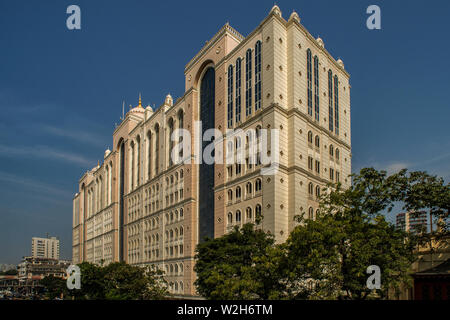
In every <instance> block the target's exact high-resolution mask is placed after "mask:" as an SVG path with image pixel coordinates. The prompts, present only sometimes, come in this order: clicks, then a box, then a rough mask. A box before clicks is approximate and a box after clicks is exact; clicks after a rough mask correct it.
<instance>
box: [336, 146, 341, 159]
mask: <svg viewBox="0 0 450 320" xmlns="http://www.w3.org/2000/svg"><path fill="white" fill-rule="evenodd" d="M335 155H336V160H339V157H340V156H341V155H340V152H339V149H338V148H336V151H335Z"/></svg>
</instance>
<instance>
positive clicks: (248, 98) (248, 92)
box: [245, 49, 252, 117]
mask: <svg viewBox="0 0 450 320" xmlns="http://www.w3.org/2000/svg"><path fill="white" fill-rule="evenodd" d="M251 114H252V50H251V49H248V50H247V53H246V56H245V115H246V116H247V117H248V116H249V115H251Z"/></svg>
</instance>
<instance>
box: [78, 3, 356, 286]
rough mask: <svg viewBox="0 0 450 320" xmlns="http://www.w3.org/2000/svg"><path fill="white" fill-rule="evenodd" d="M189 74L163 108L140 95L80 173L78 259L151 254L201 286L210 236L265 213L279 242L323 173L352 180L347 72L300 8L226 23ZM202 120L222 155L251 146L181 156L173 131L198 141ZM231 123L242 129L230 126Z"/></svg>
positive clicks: (146, 258)
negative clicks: (93, 162) (99, 157)
mask: <svg viewBox="0 0 450 320" xmlns="http://www.w3.org/2000/svg"><path fill="white" fill-rule="evenodd" d="M184 74H185V84H186V85H185V93H184V95H183V96H182V97H180V98H179V99H177V100H176V101H175V102H174V101H173V99H172V97H171V96H170V95H168V96H167V97H166V99H165V101H164V103H163V104H162V105H161V106H160V107H159V108H157V109H156V110H152V108H151V107H150V106H147V107H143V106H142V104H141V101H140V99H139V103H138V105H137V106H136V107H134V108H131V109H130V110H129V111H128V113H127V114H126V116H125V117H124V119H123V120H122V122H121V123H120V124H119V125H118V126H117V128H116V129H115V131H114V133H113V148H112V150H106V152H105V155H104V161H103V163H101V164H99V165H98V166H96V167H94V168H93V169H92V170H89V171H87V172H86V173H85V174H84V175H83V176H82V177H81V179H80V180H79V192H78V193H77V194H76V195H75V197H74V199H73V262H74V263H78V262H81V261H90V262H94V263H100V262H102V261H103V262H104V263H110V262H112V261H126V262H127V263H130V264H135V265H151V264H153V265H156V266H158V267H160V268H161V269H162V270H164V271H165V272H166V278H167V281H168V283H169V285H170V287H169V288H170V290H171V291H172V293H174V294H179V295H195V294H196V292H195V287H194V281H195V273H194V271H193V267H194V256H195V247H196V245H197V244H198V243H199V241H202V239H203V238H204V237H205V236H209V237H218V236H221V235H223V234H225V233H226V232H228V231H229V230H230V229H231V228H232V227H233V226H235V225H242V224H244V223H246V222H253V221H255V217H258V216H259V215H262V216H263V219H262V223H261V225H260V227H262V228H264V230H268V231H270V232H271V233H272V234H274V235H275V237H276V239H277V241H278V242H283V241H285V240H286V238H287V237H288V234H289V232H290V231H291V230H292V229H293V228H294V227H295V226H296V222H295V221H294V216H296V215H298V214H300V213H302V212H306V214H307V216H308V217H309V218H312V219H314V216H315V213H316V210H317V209H318V202H317V196H318V195H319V194H320V191H321V189H322V188H323V187H324V186H325V185H326V184H327V183H328V182H334V183H336V182H341V183H342V184H343V186H344V187H347V186H349V185H350V182H351V181H350V178H349V177H348V175H349V174H350V173H351V135H350V134H351V132H350V84H349V74H348V73H347V72H346V70H345V69H344V64H343V62H342V61H341V60H337V61H336V60H335V59H334V58H333V57H332V56H331V55H330V54H329V53H328V51H327V50H326V49H325V46H324V42H323V41H322V39H320V38H317V39H316V38H314V37H313V36H312V35H311V34H310V33H309V32H308V31H307V30H306V29H305V28H304V27H303V26H302V25H301V23H300V18H299V16H298V14H297V13H295V12H294V13H292V14H291V15H290V17H289V19H288V20H285V19H284V18H283V17H282V14H281V11H280V9H279V8H278V7H277V6H274V7H273V8H272V10H271V11H270V13H269V15H268V16H267V17H266V18H265V19H264V20H263V21H262V22H261V24H260V25H259V26H258V27H257V28H256V29H255V30H254V31H253V32H252V33H251V34H250V35H248V36H247V37H243V36H242V35H240V34H239V33H238V32H237V31H236V30H235V29H233V28H232V27H231V26H229V25H228V24H226V25H225V26H223V27H222V28H221V29H220V30H219V31H218V32H217V33H216V34H215V35H214V37H213V38H212V39H211V40H210V41H208V42H207V43H206V44H205V45H204V47H203V48H202V49H201V50H200V51H199V52H198V54H197V55H195V56H194V57H193V58H192V59H191V61H189V63H188V64H187V65H186V67H185V70H184ZM196 121H202V125H203V128H202V130H203V131H201V132H202V133H203V132H204V131H205V129H208V128H211V127H213V128H216V129H217V130H219V131H220V132H221V134H222V135H223V137H222V138H221V139H223V141H224V143H223V145H222V149H217V150H216V159H217V158H219V157H221V156H222V155H225V154H227V152H228V151H230V150H229V149H228V148H230V149H231V153H235V152H236V150H242V149H240V148H244V149H243V150H244V153H243V154H244V159H242V162H241V163H239V164H237V163H236V164H220V163H217V162H216V163H215V164H213V165H209V164H206V163H204V162H203V163H202V164H198V162H199V159H198V158H199V156H198V154H196V153H195V148H191V149H190V150H189V149H186V150H185V149H183V150H182V152H178V151H177V152H175V154H176V155H178V157H179V159H181V160H182V162H181V163H179V162H177V161H174V160H173V158H172V157H170V154H171V150H172V149H173V146H174V142H173V141H171V139H170V137H171V134H173V133H174V131H175V130H176V129H178V128H183V129H186V130H187V131H188V132H189V133H190V137H189V138H190V140H191V145H192V146H195V141H196V139H198V138H199V137H198V136H199V135H200V134H199V133H198V132H196V130H195V129H194V128H195V126H196ZM236 129H242V130H243V132H244V135H243V136H241V137H237V136H233V135H232V134H231V130H236ZM273 129H276V130H277V132H278V139H276V141H275V142H276V143H275V144H276V145H275V144H274V143H273V141H272V139H269V143H268V144H267V146H263V147H257V151H258V152H257V156H256V162H255V163H252V161H251V160H249V158H251V154H250V152H249V149H250V148H251V147H250V146H251V145H252V141H253V142H254V141H260V139H261V134H260V132H262V131H264V130H267V131H268V132H269V136H270V135H271V133H270V132H272V131H271V130H273ZM249 132H250V134H247V133H249ZM253 133H254V135H253ZM183 139H186V137H183V138H180V140H179V141H182V140H183ZM183 142H186V141H183ZM202 146H205V142H203V144H202ZM233 146H234V148H233ZM263 152H264V154H262V153H263ZM274 153H276V157H273V156H274ZM266 154H267V156H271V157H272V158H273V159H276V161H275V162H276V163H275V164H276V166H277V170H275V171H274V172H272V174H267V173H265V174H263V172H264V169H265V168H266V167H268V166H269V165H267V164H265V163H264V162H261V156H265V155H266ZM272 164H274V163H272Z"/></svg>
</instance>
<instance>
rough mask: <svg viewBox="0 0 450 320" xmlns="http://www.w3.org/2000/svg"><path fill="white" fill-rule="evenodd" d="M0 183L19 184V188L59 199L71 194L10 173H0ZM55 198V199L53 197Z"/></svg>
mask: <svg viewBox="0 0 450 320" xmlns="http://www.w3.org/2000/svg"><path fill="white" fill-rule="evenodd" d="M0 181H4V182H7V183H13V184H19V185H21V186H24V187H27V188H30V189H33V190H35V191H38V192H41V193H45V194H50V195H52V196H53V197H55V196H60V197H71V196H72V194H71V193H70V192H67V191H64V190H63V189H61V188H58V187H53V186H50V185H47V184H45V183H42V182H39V181H35V180H31V179H28V178H24V177H20V176H17V175H14V174H11V173H7V172H2V171H0ZM55 198H56V197H55Z"/></svg>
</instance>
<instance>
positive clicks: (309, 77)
mask: <svg viewBox="0 0 450 320" xmlns="http://www.w3.org/2000/svg"><path fill="white" fill-rule="evenodd" d="M306 73H307V81H308V90H307V96H308V114H309V115H310V116H312V63H311V50H310V49H308V51H307V58H306Z"/></svg>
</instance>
